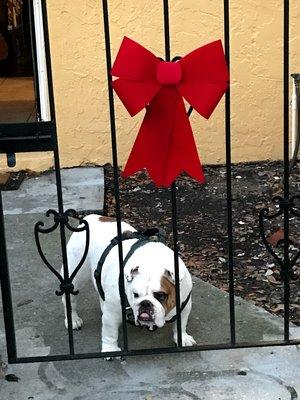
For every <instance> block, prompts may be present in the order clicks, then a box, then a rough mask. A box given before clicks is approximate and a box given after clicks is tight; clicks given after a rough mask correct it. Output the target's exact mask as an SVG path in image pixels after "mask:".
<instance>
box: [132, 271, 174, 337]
mask: <svg viewBox="0 0 300 400" xmlns="http://www.w3.org/2000/svg"><path fill="white" fill-rule="evenodd" d="M126 280H127V285H126V293H127V298H128V302H129V304H130V306H131V308H132V310H133V314H134V319H135V323H136V325H145V326H147V327H149V328H150V329H151V328H153V326H154V325H156V326H157V327H159V328H161V327H162V326H164V324H165V317H166V315H167V314H168V313H169V312H170V311H171V310H172V309H173V308H174V307H175V303H176V295H175V285H174V277H173V274H172V273H171V272H170V271H168V270H167V269H165V270H163V269H162V271H161V272H160V273H156V274H152V275H149V273H146V272H145V271H143V269H142V268H140V267H134V268H132V269H131V271H130V274H128V275H127V276H126Z"/></svg>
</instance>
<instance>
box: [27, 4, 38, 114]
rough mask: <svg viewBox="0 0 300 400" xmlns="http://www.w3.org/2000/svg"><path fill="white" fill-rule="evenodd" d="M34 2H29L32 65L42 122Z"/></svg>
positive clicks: (36, 97)
mask: <svg viewBox="0 0 300 400" xmlns="http://www.w3.org/2000/svg"><path fill="white" fill-rule="evenodd" d="M32 1H33V0H29V1H28V14H29V26H30V43H31V55H32V65H33V82H34V94H35V107H36V114H37V118H38V120H40V117H41V107H40V91H39V79H38V68H37V54H36V40H35V29H34V14H33V7H32Z"/></svg>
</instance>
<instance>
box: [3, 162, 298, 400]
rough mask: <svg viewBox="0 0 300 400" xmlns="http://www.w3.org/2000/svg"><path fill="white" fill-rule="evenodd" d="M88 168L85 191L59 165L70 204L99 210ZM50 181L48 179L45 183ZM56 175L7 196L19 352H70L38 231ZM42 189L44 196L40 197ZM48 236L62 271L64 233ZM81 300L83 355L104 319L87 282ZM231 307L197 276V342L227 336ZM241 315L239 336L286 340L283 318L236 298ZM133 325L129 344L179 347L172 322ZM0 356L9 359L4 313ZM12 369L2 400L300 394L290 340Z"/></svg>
mask: <svg viewBox="0 0 300 400" xmlns="http://www.w3.org/2000/svg"><path fill="white" fill-rule="evenodd" d="M91 170H92V169H90V168H88V169H81V170H80V171H79V172H78V173H80V174H81V175H80V180H81V181H82V182H85V184H86V186H87V187H86V188H85V190H84V196H83V195H82V196H81V195H79V194H78V193H79V192H78V191H77V190H74V189H71V188H72V187H73V188H74V186H73V183H74V185H75V184H76V183H77V182H78V181H79V179H78V177H79V175H78V173H77V171H74V170H65V171H64V172H63V175H64V174H65V175H64V179H63V180H64V182H65V184H64V193H65V195H66V196H67V197H66V203H67V208H75V209H77V210H78V209H80V210H84V209H88V210H93V211H97V210H101V209H102V204H101V200H100V197H101V195H100V197H99V196H98V195H99V193H100V192H101V190H100V191H99V188H100V189H101V185H102V188H103V175H102V178H99V177H100V176H101V173H99V170H97V169H93V170H94V171H91ZM68 171H69V172H68ZM91 173H93V174H96V177H95V179H91ZM85 174H86V175H85ZM72 176H73V177H72ZM88 177H89V179H88ZM44 179H46V182H48V183H47V184H44V183H43V182H45V181H44ZM41 181H42V182H41ZM49 182H50V183H49ZM51 182H53V178H52V177H51V176H50V177H49V176H46V178H45V177H42V178H39V179H38V180H36V179H31V180H28V181H26V182H24V183H23V185H22V187H21V188H20V190H18V191H17V192H6V193H3V197H4V204H5V205H6V217H5V222H6V233H7V243H8V257H9V262H10V272H11V282H12V294H13V303H14V310H15V325H16V334H17V344H18V356H20V357H23V356H34V355H48V354H64V353H67V352H68V342H67V332H66V330H65V328H64V323H63V310H62V306H61V299H60V298H58V297H57V296H56V295H55V290H57V289H58V281H57V280H56V278H55V277H54V275H52V273H51V272H50V271H48V270H47V268H46V267H45V266H44V264H43V263H42V261H41V260H40V258H39V256H38V254H37V250H36V246H35V243H34V237H33V227H34V224H35V223H36V222H37V221H39V220H45V217H44V213H45V211H46V210H47V209H48V208H56V207H55V204H54V203H53V202H54V200H55V191H54V192H53V185H52V183H51ZM72 182H73V183H72ZM87 182H89V184H87ZM88 186H89V187H88ZM37 188H39V189H38V190H37ZM68 193H71V195H70V196H68ZM102 194H103V190H102ZM41 196H42V203H41V204H37V201H41ZM80 197H85V198H84V199H80ZM48 224H49V222H48ZM42 243H43V248H44V249H45V253H46V255H47V256H48V257H49V259H50V260H51V262H52V264H53V265H54V266H55V267H56V268H57V269H59V268H60V263H61V261H60V247H59V246H60V245H59V237H58V233H57V232H54V233H53V234H51V235H45V238H44V240H43V242H42ZM78 298H79V313H80V314H81V316H83V318H84V322H85V325H84V327H83V329H82V330H81V331H78V332H74V339H75V350H76V352H78V353H82V352H94V351H99V348H100V347H99V343H100V331H101V323H100V313H99V305H98V300H97V294H96V293H95V291H94V290H93V288H92V286H91V285H87V286H86V287H85V288H83V289H82V291H81V292H80V294H79V295H78ZM228 310H229V306H228V295H227V294H226V293H224V292H221V291H220V290H218V289H216V288H215V287H213V286H211V285H209V284H207V283H205V282H203V281H201V280H199V279H194V290H193V310H192V314H191V318H190V323H189V332H190V333H191V334H192V335H193V336H194V338H195V339H196V341H197V342H198V343H201V344H216V343H227V342H228V341H229V337H230V336H229V317H228ZM236 320H237V321H236V322H237V340H238V341H243V342H244V341H248V342H256V341H260V340H267V339H279V338H281V337H282V328H283V321H282V320H281V319H280V318H277V317H274V316H271V315H270V314H268V313H267V312H266V311H264V310H262V309H259V308H257V307H255V306H253V305H252V304H250V303H248V302H245V301H243V300H241V299H238V298H237V299H236ZM292 331H293V337H294V338H299V337H300V332H299V330H298V329H296V328H293V329H292ZM128 332H129V343H130V348H143V347H147V348H149V347H151V346H155V347H158V346H173V343H172V340H171V327H170V326H166V327H165V328H163V329H161V330H158V331H156V332H154V333H149V332H147V331H144V330H140V329H137V328H134V327H130V328H129V331H128ZM0 354H2V359H3V360H5V357H6V353H5V340H4V329H3V321H2V319H1V318H0ZM8 372H9V373H15V374H16V375H17V376H18V377H19V378H20V381H19V382H17V383H14V382H6V381H4V380H0V399H5V400H23V399H35V400H42V399H43V400H50V399H51V400H60V399H66V400H68V399H70V400H71V399H72V400H84V399H87V400H94V399H95V400H96V399H97V400H98V399H108V398H111V399H113V400H115V399H116V400H119V399H120V400H123V399H124V400H133V399H135V400H136V399H138V400H140V399H141V400H152V399H153V400H156V399H182V400H188V399H201V400H234V399H237V400H242V399H246V400H248V399H249V400H256V399H257V400H279V399H280V400H286V399H297V398H298V394H297V393H300V354H299V351H298V349H297V348H296V347H292V346H291V347H284V348H278V347H276V348H265V349H242V350H227V351H221V350H220V351H207V352H201V353H199V352H193V353H185V354H176V355H165V356H140V357H131V358H130V357H128V358H127V359H126V360H125V361H118V360H115V361H113V362H107V361H104V360H101V359H98V360H82V361H70V362H55V363H52V362H51V363H41V364H28V365H27V364H26V365H14V366H10V367H9V370H8ZM8 372H6V373H8ZM0 377H1V373H0ZM0 379H1V378H0Z"/></svg>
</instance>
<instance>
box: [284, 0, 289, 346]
mask: <svg viewBox="0 0 300 400" xmlns="http://www.w3.org/2000/svg"><path fill="white" fill-rule="evenodd" d="M289 11H290V10H289V0H284V11H283V20H284V21H283V41H284V46H283V66H284V68H283V75H284V76H283V93H284V97H283V115H284V120H283V135H284V136H283V152H284V213H283V216H284V271H283V273H284V340H286V341H289V339H290V331H289V321H290V256H289V228H290V227H289V190H290V188H289V13H290V12H289Z"/></svg>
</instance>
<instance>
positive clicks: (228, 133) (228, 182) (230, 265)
mask: <svg viewBox="0 0 300 400" xmlns="http://www.w3.org/2000/svg"><path fill="white" fill-rule="evenodd" d="M224 39H225V55H226V59H227V64H228V69H229V70H230V14H229V0H224ZM225 132H226V133H225V140H226V187H227V235H228V245H227V250H228V271H229V312H230V339H231V344H232V345H234V344H235V343H236V334H235V304H234V258H233V227H232V225H233V224H232V186H231V107H230V88H228V89H227V92H226V94H225Z"/></svg>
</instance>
